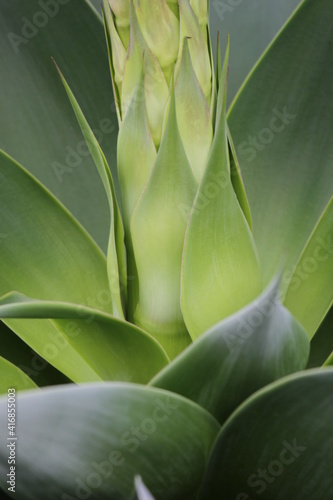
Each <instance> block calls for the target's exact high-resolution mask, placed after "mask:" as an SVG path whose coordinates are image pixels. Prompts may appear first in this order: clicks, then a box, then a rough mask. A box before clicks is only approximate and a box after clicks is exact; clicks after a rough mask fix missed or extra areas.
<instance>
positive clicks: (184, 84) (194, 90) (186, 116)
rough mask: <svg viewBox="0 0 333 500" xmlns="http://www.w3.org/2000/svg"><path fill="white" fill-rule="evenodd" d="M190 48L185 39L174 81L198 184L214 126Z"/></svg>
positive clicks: (180, 119)
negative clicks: (194, 67) (196, 73)
mask: <svg viewBox="0 0 333 500" xmlns="http://www.w3.org/2000/svg"><path fill="white" fill-rule="evenodd" d="M189 45H191V40H190V39H187V38H185V39H184V43H183V51H182V56H181V62H180V68H179V73H178V77H177V80H176V82H175V96H176V111H177V123H178V127H179V133H180V136H181V138H182V141H183V145H184V149H185V152H186V154H187V157H188V159H189V162H190V164H191V167H192V170H193V173H194V176H195V179H196V181H197V183H198V184H199V183H200V181H201V179H202V176H203V174H204V171H205V168H206V164H207V160H208V156H209V152H210V147H211V144H212V140H213V126H212V121H211V117H210V111H209V108H208V104H207V100H206V98H205V96H204V93H203V91H202V89H201V87H200V85H199V82H198V80H197V77H196V76H195V72H194V69H193V65H192V61H191V56H190V52H189Z"/></svg>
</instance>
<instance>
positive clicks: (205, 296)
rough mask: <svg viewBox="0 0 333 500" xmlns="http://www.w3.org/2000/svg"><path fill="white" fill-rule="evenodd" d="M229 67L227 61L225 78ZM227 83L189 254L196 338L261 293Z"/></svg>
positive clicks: (185, 304) (186, 278)
mask: <svg viewBox="0 0 333 500" xmlns="http://www.w3.org/2000/svg"><path fill="white" fill-rule="evenodd" d="M226 68H227V61H225V64H224V71H222V76H221V78H223V77H224V75H225V73H226V71H227V69H226ZM222 82H223V83H222V84H221V85H220V90H219V97H218V103H217V112H218V123H217V127H216V131H215V137H214V141H213V145H212V149H211V153H210V157H209V160H208V164H207V167H206V171H205V174H204V177H203V179H202V181H201V184H200V187H199V191H198V193H197V196H196V198H195V201H194V205H193V209H192V212H191V217H190V220H189V224H188V228H187V234H186V239H185V246H184V254H183V269H182V294H181V302H182V311H183V315H184V319H185V323H186V326H187V329H188V331H189V333H190V335H191V337H192V339H195V338H197V337H198V336H199V335H201V334H202V333H203V332H204V331H206V330H207V329H208V328H210V327H211V326H212V325H214V324H215V323H217V322H218V321H220V320H221V319H223V318H225V317H227V316H229V315H230V314H232V313H234V312H236V311H237V310H239V309H240V308H241V307H243V306H245V305H246V304H248V303H249V302H250V301H251V300H253V299H254V298H255V297H257V296H258V295H259V293H260V292H261V275H260V269H259V264H258V259H257V254H256V250H255V244H254V241H253V238H252V234H251V231H250V228H249V226H248V224H247V222H246V219H245V217H244V214H243V212H242V209H241V207H240V206H239V203H238V200H237V197H236V194H235V192H234V190H233V186H232V183H231V179H230V166H229V153H228V144H227V125H226V118H225V106H226V80H222Z"/></svg>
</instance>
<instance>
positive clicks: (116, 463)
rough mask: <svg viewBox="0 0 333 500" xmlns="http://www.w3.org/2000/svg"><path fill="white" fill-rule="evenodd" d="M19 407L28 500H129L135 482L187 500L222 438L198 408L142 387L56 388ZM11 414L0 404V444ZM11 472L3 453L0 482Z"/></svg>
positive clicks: (23, 399) (20, 486)
mask: <svg viewBox="0 0 333 500" xmlns="http://www.w3.org/2000/svg"><path fill="white" fill-rule="evenodd" d="M17 402H18V406H19V408H20V421H19V425H20V428H19V433H20V434H19V436H20V437H19V450H20V451H19V453H18V454H17V468H18V470H19V471H20V480H19V481H17V484H16V489H17V493H16V495H17V498H19V499H22V500H35V499H36V498H61V499H62V500H72V498H80V496H86V497H87V498H88V496H89V498H92V499H95V500H96V499H99V500H104V499H105V500H106V499H110V498H114V499H115V498H117V499H119V500H120V499H121V500H130V499H131V498H132V497H133V494H134V477H135V476H136V475H137V474H139V475H140V476H141V477H142V479H143V481H144V482H145V484H146V485H147V488H148V489H149V490H150V491H151V492H152V494H153V495H154V496H155V497H156V498H163V499H165V500H171V499H172V500H181V499H183V498H186V496H187V495H190V494H192V495H193V494H194V493H195V492H196V491H197V489H198V487H199V484H200V481H201V479H202V476H203V473H204V470H205V466H206V461H207V457H208V454H209V451H210V449H211V446H212V444H213V441H214V439H215V437H216V434H217V432H218V430H219V426H218V424H217V422H216V421H215V420H214V419H213V417H212V416H211V415H209V414H208V413H207V412H206V411H205V410H203V409H202V408H200V407H199V406H197V405H195V404H194V403H192V402H190V401H188V400H186V399H184V398H181V397H179V396H175V395H173V394H171V393H169V392H167V391H161V390H157V389H153V388H147V387H143V386H139V385H131V384H121V383H114V384H110V383H103V384H93V385H92V384H90V385H87V386H83V387H73V386H67V387H61V388H55V389H54V388H52V389H46V390H43V391H40V394H37V393H36V392H29V393H28V392H26V393H25V394H21V395H18V397H17ZM6 406H7V400H6V399H5V398H1V399H0V430H1V436H5V435H6V428H7V415H6V412H5V409H6ZM7 469H8V463H7V448H6V446H3V445H2V446H1V447H0V471H1V477H2V478H3V477H6V476H5V474H6V473H7ZM1 481H2V484H1V486H2V487H3V488H6V486H5V485H4V480H3V479H1Z"/></svg>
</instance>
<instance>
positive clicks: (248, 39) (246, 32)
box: [209, 0, 302, 102]
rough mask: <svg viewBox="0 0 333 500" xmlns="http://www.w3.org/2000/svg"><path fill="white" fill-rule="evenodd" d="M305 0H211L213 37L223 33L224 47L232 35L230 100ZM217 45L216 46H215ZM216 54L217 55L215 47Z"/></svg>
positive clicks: (213, 38) (222, 41) (223, 47)
mask: <svg viewBox="0 0 333 500" xmlns="http://www.w3.org/2000/svg"><path fill="white" fill-rule="evenodd" d="M301 1H302V0H279V1H278V2H276V0H251V2H246V1H243V0H231V1H230V0H211V1H210V2H209V11H210V30H211V34H212V40H213V41H215V40H216V35H217V33H218V32H220V34H221V44H222V50H225V47H226V46H227V43H228V37H229V36H230V39H231V52H230V75H229V81H228V101H229V102H231V100H232V99H233V98H234V97H235V94H236V93H237V91H238V90H239V88H240V87H241V85H242V83H243V82H244V80H245V78H246V76H247V75H248V73H249V71H251V69H252V67H253V65H254V64H255V63H256V62H257V60H258V59H259V57H260V56H261V55H262V53H263V52H264V50H265V49H266V48H267V46H268V45H269V43H270V42H271V41H272V39H273V38H274V37H275V36H276V33H278V31H279V30H280V29H281V27H282V26H283V24H284V23H285V22H286V21H287V19H288V18H289V17H290V15H291V14H292V13H293V11H294V9H295V8H296V7H297V6H298V5H299V4H300V3H301ZM214 49H215V46H214ZM214 55H216V53H215V50H214Z"/></svg>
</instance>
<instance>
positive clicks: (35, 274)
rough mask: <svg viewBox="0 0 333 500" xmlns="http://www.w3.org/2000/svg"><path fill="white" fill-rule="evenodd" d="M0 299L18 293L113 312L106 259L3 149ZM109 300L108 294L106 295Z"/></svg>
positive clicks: (0, 157) (0, 165) (0, 168)
mask: <svg viewBox="0 0 333 500" xmlns="http://www.w3.org/2000/svg"><path fill="white" fill-rule="evenodd" d="M0 232H1V233H2V234H3V235H4V237H3V238H1V239H0V276H1V281H0V295H3V294H5V293H7V292H9V291H11V290H19V291H20V292H22V293H24V294H25V295H29V296H32V297H36V298H39V299H45V300H60V301H68V302H74V303H77V304H85V305H89V306H91V307H95V308H96V309H101V310H104V311H106V312H109V313H112V303H111V298H110V294H109V299H108V300H103V301H101V300H100V299H99V297H100V294H101V293H102V294H103V293H106V292H108V290H109V284H108V280H107V273H106V262H105V257H104V255H103V254H102V252H101V251H100V250H99V248H98V247H97V245H96V244H95V243H94V241H93V240H92V239H91V238H90V237H89V236H88V234H87V233H86V232H85V230H84V229H83V228H82V227H81V226H80V225H79V224H78V223H77V221H76V220H75V219H74V218H73V217H72V216H71V215H70V214H69V212H68V211H67V210H66V209H65V208H64V207H63V206H62V205H60V203H59V202H58V201H57V200H56V199H55V198H54V197H53V196H52V195H51V193H50V192H49V191H47V190H46V189H45V188H44V187H43V186H42V185H41V184H40V183H39V182H38V181H37V180H36V179H35V178H33V177H32V176H31V175H30V174H29V173H28V172H27V171H26V170H25V169H24V168H23V167H21V166H20V165H19V164H18V163H16V162H15V161H14V160H13V159H12V158H10V157H9V156H7V155H6V154H5V153H3V152H1V151H0ZM104 296H105V295H104Z"/></svg>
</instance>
